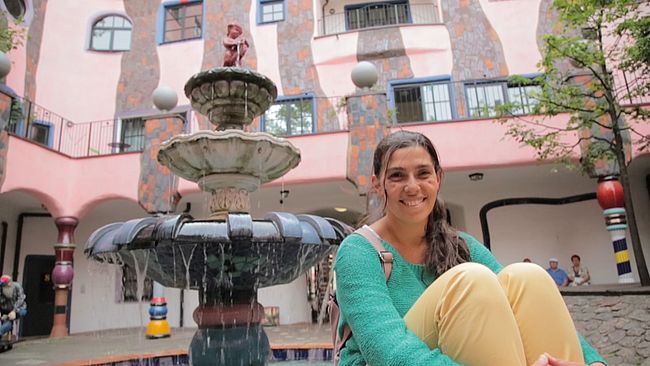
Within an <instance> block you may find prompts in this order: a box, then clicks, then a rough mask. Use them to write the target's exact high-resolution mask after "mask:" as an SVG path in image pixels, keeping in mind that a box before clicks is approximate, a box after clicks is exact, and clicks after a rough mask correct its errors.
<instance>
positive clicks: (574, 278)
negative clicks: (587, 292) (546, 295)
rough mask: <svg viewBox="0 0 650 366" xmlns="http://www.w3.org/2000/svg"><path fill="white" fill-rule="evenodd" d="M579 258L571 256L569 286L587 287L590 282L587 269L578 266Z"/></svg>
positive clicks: (575, 255)
mask: <svg viewBox="0 0 650 366" xmlns="http://www.w3.org/2000/svg"><path fill="white" fill-rule="evenodd" d="M580 261H581V260H580V256H579V255H577V254H574V255H572V256H571V263H573V265H572V266H571V270H570V271H569V286H583V285H588V284H589V283H590V282H589V281H590V280H591V276H590V275H589V270H588V269H587V267H585V266H582V265H580Z"/></svg>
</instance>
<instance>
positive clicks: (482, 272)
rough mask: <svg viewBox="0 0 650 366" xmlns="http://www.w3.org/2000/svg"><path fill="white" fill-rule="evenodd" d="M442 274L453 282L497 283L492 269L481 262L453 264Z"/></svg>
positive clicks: (486, 284) (487, 284)
mask: <svg viewBox="0 0 650 366" xmlns="http://www.w3.org/2000/svg"><path fill="white" fill-rule="evenodd" d="M443 276H449V277H450V279H451V281H453V282H463V283H468V284H476V285H480V286H490V285H498V281H497V277H496V275H495V274H494V272H492V270H490V269H489V268H488V267H486V266H485V265H483V264H480V263H474V262H466V263H462V264H459V265H457V266H454V267H452V268H451V269H450V270H449V271H447V272H446V273H445V274H444V275H443ZM441 278H442V277H441Z"/></svg>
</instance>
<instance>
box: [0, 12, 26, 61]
mask: <svg viewBox="0 0 650 366" xmlns="http://www.w3.org/2000/svg"><path fill="white" fill-rule="evenodd" d="M10 18H11V17H10V16H8V15H7V14H6V13H5V12H0V52H5V53H6V52H9V51H10V50H13V49H17V48H18V47H20V46H22V44H23V41H24V38H25V30H24V29H23V28H18V27H13V28H12V27H10V26H8V25H7V20H6V19H10ZM20 23H22V19H18V20H17V21H16V24H20Z"/></svg>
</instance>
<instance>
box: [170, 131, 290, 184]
mask: <svg viewBox="0 0 650 366" xmlns="http://www.w3.org/2000/svg"><path fill="white" fill-rule="evenodd" d="M158 161H159V162H160V163H161V164H163V165H165V166H167V167H168V168H169V169H171V170H172V171H173V172H174V173H175V174H177V175H178V176H180V177H183V178H185V179H187V180H189V181H192V182H197V181H199V180H200V179H201V178H204V177H207V176H210V175H213V174H239V175H249V176H253V177H256V178H258V179H259V181H260V183H262V184H263V183H266V182H269V181H271V180H274V179H276V178H279V177H281V176H283V175H284V174H285V173H286V172H288V171H289V170H291V169H293V168H295V167H296V166H297V165H298V163H300V150H298V149H297V148H296V147H295V146H293V145H292V144H291V142H289V140H287V139H284V138H281V137H275V136H273V135H271V134H268V133H265V132H244V131H241V130H225V131H199V132H196V133H193V134H191V135H178V136H175V137H172V138H171V139H169V140H167V141H165V142H164V143H163V144H161V145H160V151H159V152H158Z"/></svg>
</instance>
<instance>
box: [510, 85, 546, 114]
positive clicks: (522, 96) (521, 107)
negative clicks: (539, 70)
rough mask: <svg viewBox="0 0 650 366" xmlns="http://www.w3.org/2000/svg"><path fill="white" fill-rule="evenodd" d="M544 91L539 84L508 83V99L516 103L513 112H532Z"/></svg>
mask: <svg viewBox="0 0 650 366" xmlns="http://www.w3.org/2000/svg"><path fill="white" fill-rule="evenodd" d="M541 92H542V87H541V86H539V85H508V99H509V100H510V103H513V104H514V105H515V107H514V109H513V111H512V114H530V113H532V111H533V108H534V107H535V105H536V104H537V103H538V100H537V99H536V96H538V95H539V94H540V93H541Z"/></svg>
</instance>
